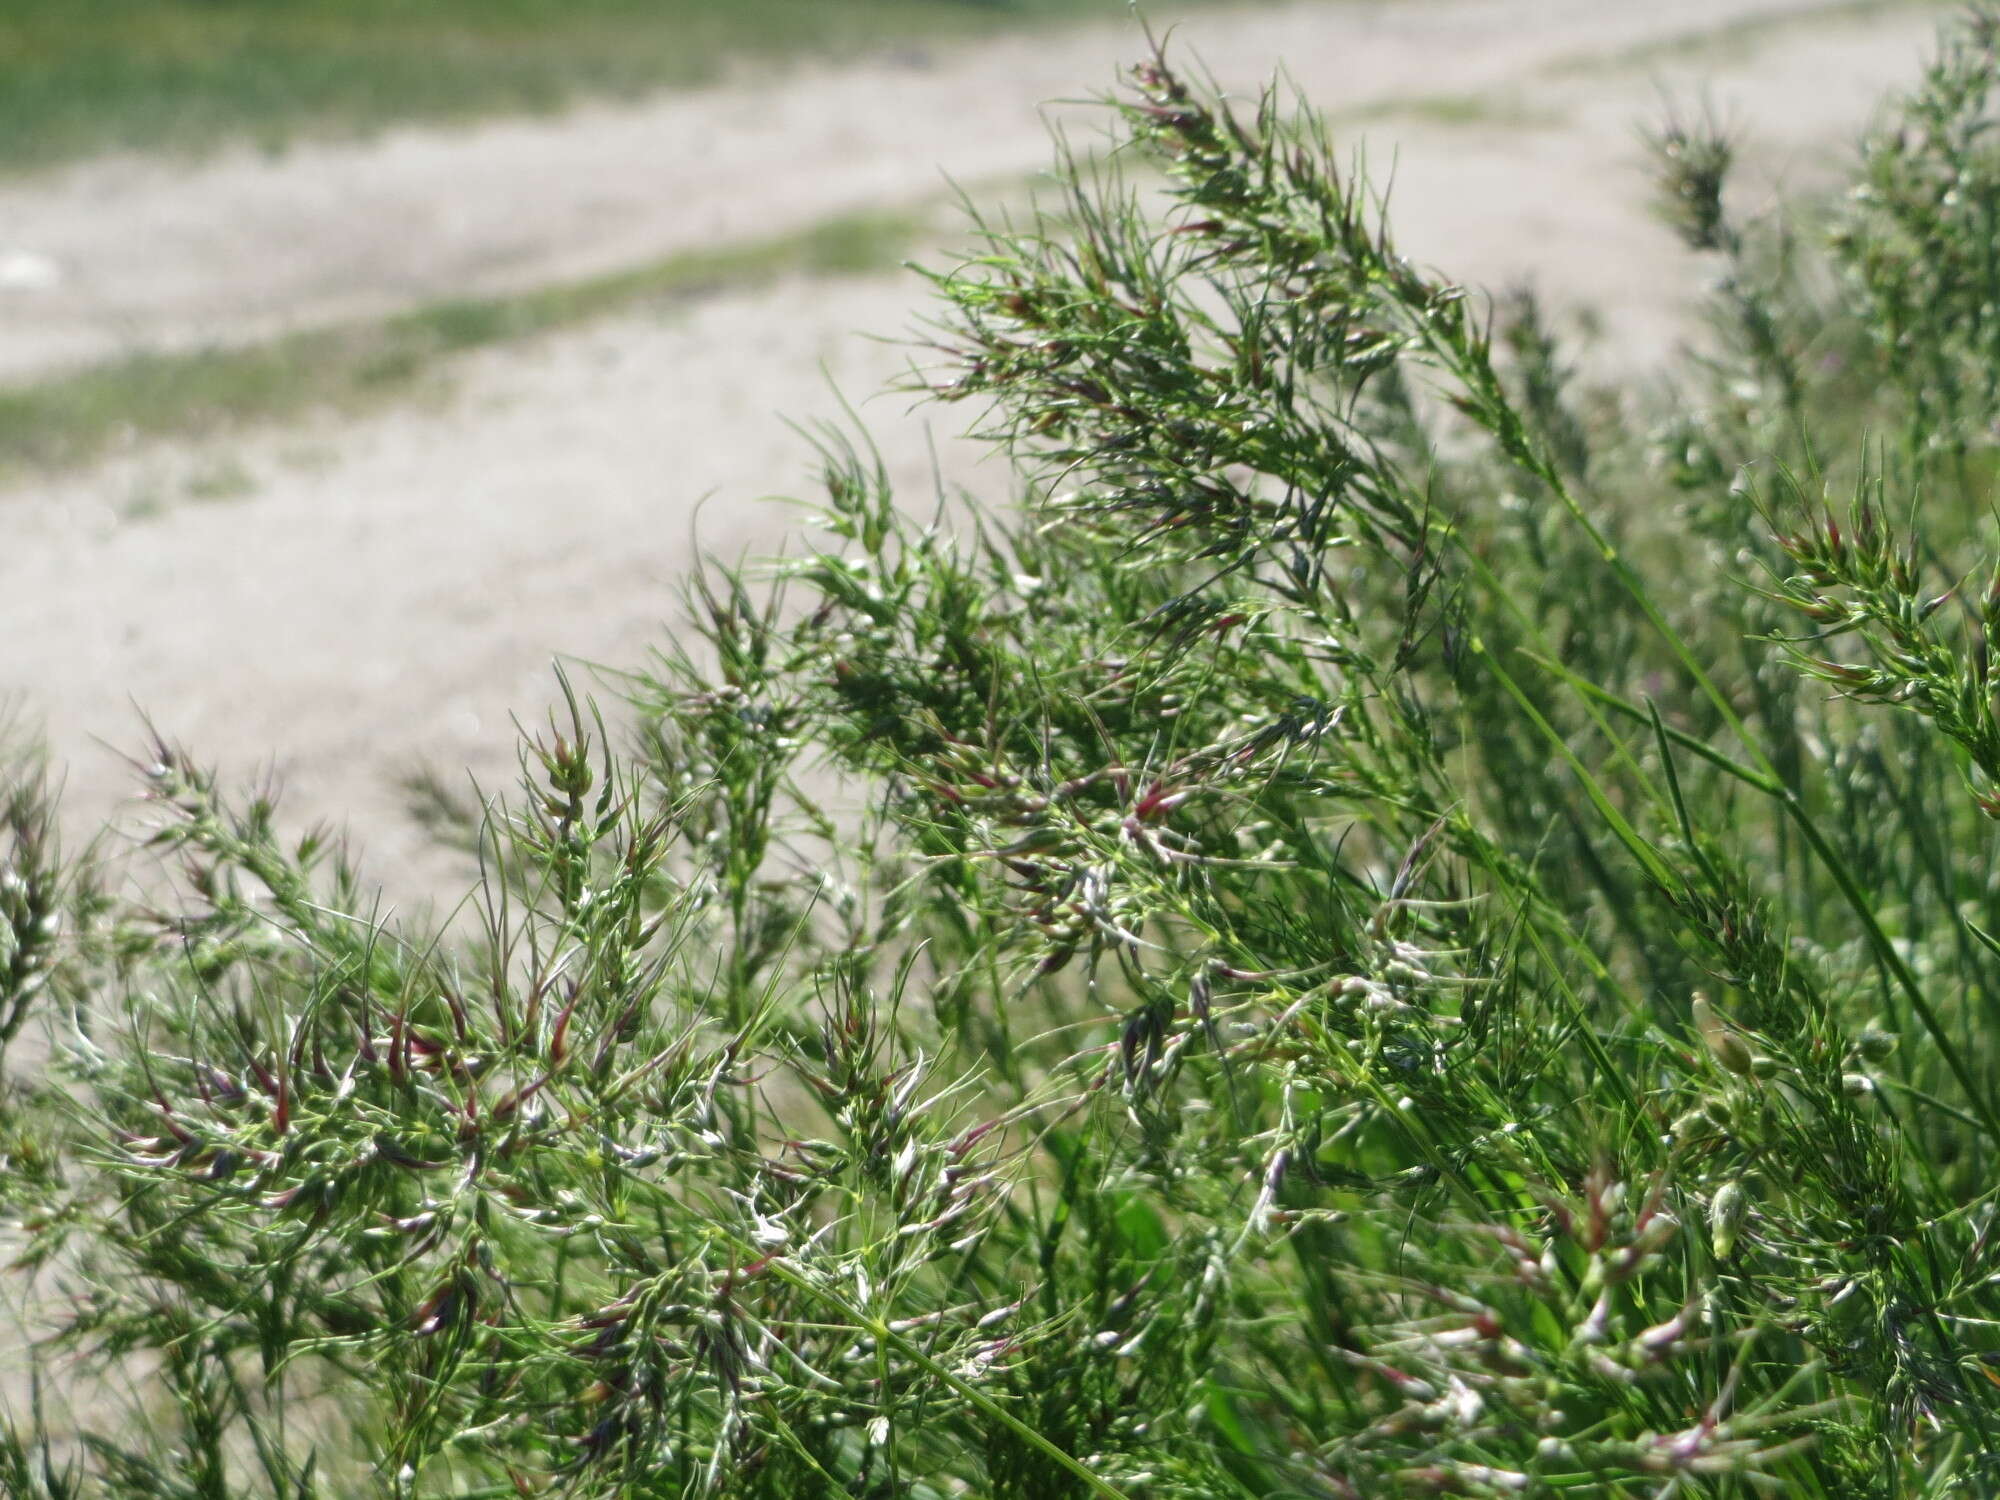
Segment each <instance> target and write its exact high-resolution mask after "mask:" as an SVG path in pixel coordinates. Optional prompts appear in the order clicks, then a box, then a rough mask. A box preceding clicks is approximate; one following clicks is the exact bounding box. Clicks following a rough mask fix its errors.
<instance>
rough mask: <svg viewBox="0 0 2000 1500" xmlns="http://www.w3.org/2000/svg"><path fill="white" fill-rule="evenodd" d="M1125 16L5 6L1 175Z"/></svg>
mask: <svg viewBox="0 0 2000 1500" xmlns="http://www.w3.org/2000/svg"><path fill="white" fill-rule="evenodd" d="M1123 14H1125V6H1124V5H1123V3H1122V0H728V3H726V4H722V3H715V0H424V3H422V4H417V3H412V0H9V3H8V4H7V5H5V6H0V169H8V168H12V169H20V168H32V167H39V166H46V165H49V164H51V163H54V162H60V161H63V160H67V159H71V158H75V157H78V156H83V155H88V154H90V153H94V152H101V151H106V150H139V151H160V150H166V151H187V152H198V151H203V150H207V149H209V148H212V147H214V146H216V145H218V144H220V143H224V142H229V141H237V140H245V139H248V140H258V141H262V142H264V143H266V144H268V145H270V146H272V147H277V146H281V145H282V144H284V143H286V142H288V141H291V140H294V139H297V138H299V137H300V136H324V135H329V134H331V135H341V134H348V133H355V132H363V131H366V130H369V129H371V128H374V127H377V126H380V125H384V124H389V123H395V122H400V121H426V122H436V121H451V120H468V119H474V118H478V117H481V116H490V115H495V114H504V113H517V112H534V111H548V110H555V109H559V108H561V107H563V106H565V105H567V104H570V103H572V102H573V101H575V100H577V99H580V98H588V97H606V96H609V97H621V96H632V95H637V94H640V93H643V92H646V91H649V90H654V89H659V88H663V87H672V86H678V85H687V84H696V83H702V82H707V81H709V80H711V79H714V78H715V77H716V76H718V74H719V72H720V71H721V70H722V68H723V67H724V65H725V64H727V63H730V62H733V61H738V60H749V61H752V62H754V61H757V60H760V59H763V60H770V61H772V62H778V61H782V60H786V59H791V58H801V57H804V58H812V59H815V60H820V59H828V58H832V59H839V58H843V57H851V56H854V55H856V54H859V53H863V52H866V51H869V50H879V49H884V48H897V49H905V50H907V49H911V48H914V47H917V46H919V45H922V44H928V43H930V42H933V41H936V42H950V41H958V40H968V39H976V38H978V37H982V36H989V35H993V34H996V33H999V32H1002V31H1005V30H1008V29H1010V28H1018V27H1022V26H1029V25H1045V24H1052V23H1059V22H1063V21H1072V20H1081V19H1100V20H1101V19H1106V18H1112V17H1117V16H1120V15H1123ZM1158 19H1161V20H1165V19H1169V17H1168V16H1166V15H1164V14H1162V15H1161V16H1159V17H1158Z"/></svg>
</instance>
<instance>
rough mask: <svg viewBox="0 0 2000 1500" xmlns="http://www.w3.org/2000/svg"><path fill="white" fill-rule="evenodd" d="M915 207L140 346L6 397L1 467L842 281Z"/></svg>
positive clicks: (0, 403)
mask: <svg viewBox="0 0 2000 1500" xmlns="http://www.w3.org/2000/svg"><path fill="white" fill-rule="evenodd" d="M922 227H923V217H922V215H921V214H919V213H917V212H914V211H912V212H907V213H896V212H865V213H854V214H844V215H840V216H838V217H835V218H831V219H827V220H825V221H823V222H821V223H819V224H815V225H813V226H811V227H809V228H806V229H803V230H800V231H797V232H795V233H793V234H788V235H782V236H778V237H774V238H772V239H768V240H760V241H755V242H752V243H749V244H737V245H722V246H717V247H714V248H712V249H701V250H690V251H683V252H681V253H679V254H675V255H670V256H667V257H665V258H664V259H661V260H657V261H652V262H649V263H647V264H645V265H642V266H638V267H634V268H632V269H629V270H622V271H614V272H610V273H607V274H605V275H601V276H593V277H588V278H585V279H583V280H579V281H571V282H564V283H562V284H560V285H556V286H551V287H543V288H538V289H536V290H534V291H530V292H523V293H518V294H514V295H509V296H496V297H477V298H457V299H453V300H451V301H448V302H438V303H433V304H430V305H428V306H424V307H419V308H416V309H414V310H413V311H410V312H407V313H403V314H399V315H398V316H395V317H392V318H389V319H386V320H383V321H379V322H370V323H352V324H345V325H341V326H339V327H334V328H323V329H311V330H307V331H304V332H300V333H295V334H290V335H287V336H285V337H282V338H277V339H272V340H270V341H268V342H265V343H260V344H254V345H249V346H245V347H242V348H226V349H202V350H196V351H192V352H188V353H174V354H141V355H135V356H133V357H131V358H129V359H122V360H118V361H116V362H113V363H109V364H104V365H98V366H93V367H90V368H87V369H84V370H80V371H78V372H76V373H75V374H72V375H66V376H62V377H59V378H57V379H53V380H48V381H43V382H39V383H37V384H34V385H30V386H23V387H19V388H16V389H14V390H9V391H0V470H4V469H6V468H19V467H28V466H32V467H42V468H58V467H63V466H67V465H74V464H78V463H82V462H85V461H87V460H89V459H92V458H95V457H97V456H98V455H99V454H101V453H103V452H104V451H105V450H106V449H107V448H108V447H109V446H110V445H111V444H112V443H113V442H114V441H116V440H119V439H121V438H124V437H127V436H130V435H138V436H142V437H152V438H158V437H192V436H200V435H202V434H205V433H210V432H215V431H220V430H222V429H224V428H229V427H239V426H243V425H247V424H252V423H258V422H270V421H277V420H282V419H284V418H288V417H294V416H297V415H298V414H299V413H301V412H303V411H307V410H309V409H312V408H314V407H322V406H326V407H333V408H337V409H342V410H350V411H351V410H358V409H361V408H363V407H366V406H369V405H372V404H375V403H379V402H381V401H383V400H386V399H394V398H400V397H406V396H408V395H409V394H410V393H411V392H412V391H413V390H415V389H418V388H419V387H420V386H421V384H422V382H423V381H424V380H425V379H426V378H428V377H431V376H433V375H435V374H436V373H437V369H438V365H439V362H440V361H442V360H444V359H446V358H448V357H449V356H451V355H454V354H459V353H463V352H465V351H467V350H471V349H477V348H481V347H484V346H487V345H491V344H497V343H503V342H506V341H509V340H513V339H521V338H527V337H530V336H532V335H534V334H538V333H544V332H547V331H549V330H551V329H555V328H561V327H565V326H568V325H572V324H576V323H580V322H584V321H587V320H589V319H591V318H596V317H602V316H604V315H606V314H609V313H613V312H619V311H624V310H628V309H631V308H634V307H642V306H645V305H647V304H649V303H658V302H662V301H667V300H672V299H678V298H686V297H692V296H698V295H701V294H703V293H708V292H715V291H721V290H725V289H728V288H732V287H740V286H747V285H754V284H756V283H758V282H762V281H768V280H770V279H772V278H774V277H777V276H782V275H787V274H799V273H804V274H814V275H840V274H848V273H854V272H860V271H868V270H876V269H880V268H882V267H884V266H886V265H889V264H891V263H893V262H894V260H895V259H896V257H897V255H898V254H899V253H901V252H902V251H904V250H905V249H907V248H908V247H909V246H910V244H911V243H912V241H913V240H914V239H915V238H916V237H917V235H918V234H919V232H920V231H921V229H922Z"/></svg>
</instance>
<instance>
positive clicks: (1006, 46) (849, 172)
mask: <svg viewBox="0 0 2000 1500" xmlns="http://www.w3.org/2000/svg"><path fill="white" fill-rule="evenodd" d="M1825 5H1826V0H1331V3H1319V4H1307V5H1295V6H1291V7H1287V8H1279V9H1274V10H1271V11H1267V12H1256V11H1250V12H1239V13H1231V14H1227V15H1217V14H1211V15H1210V16H1208V17H1206V18H1200V17H1198V18H1197V19H1196V20H1194V21H1192V22H1190V23H1188V25H1187V27H1186V29H1185V32H1184V35H1185V36H1186V37H1187V39H1188V42H1189V44H1190V45H1191V46H1192V47H1193V48H1194V49H1195V50H1196V51H1197V52H1198V53H1199V55H1200V56H1201V58H1202V60H1203V61H1204V62H1205V63H1207V64H1208V66H1209V67H1211V68H1212V69H1213V70H1214V72H1215V74H1216V76H1217V77H1219V78H1220V79H1221V80H1223V81H1224V82H1225V83H1227V84H1230V85H1232V86H1238V87H1255V85H1256V84H1257V83H1259V82H1260V81H1261V80H1262V79H1263V78H1264V77H1265V76H1266V75H1267V74H1268V73H1269V72H1270V71H1271V69H1272V68H1273V67H1274V66H1276V65H1277V64H1280V63H1282V64H1283V65H1284V66H1286V67H1287V68H1289V69H1290V70H1291V71H1292V72H1293V74H1294V75H1295V76H1296V77H1297V78H1298V80H1299V81H1300V82H1301V83H1302V84H1303V85H1305V86H1306V87H1307V88H1308V89H1309V90H1310V91H1311V92H1312V94H1313V95H1314V96H1315V97H1316V98H1319V99H1323V100H1325V101H1327V102H1328V105H1329V107H1338V108H1340V109H1343V110H1353V109H1365V108H1367V107H1368V106H1371V105H1378V104H1381V103H1383V102H1385V101H1389V100H1394V99H1399V98H1409V97H1439V96H1462V95H1468V94H1470V95H1479V94H1485V93H1488V92H1490V91H1492V90H1494V89H1496V88H1509V87H1516V86H1519V85H1521V84H1522V83H1523V82H1524V81H1525V80H1528V79H1531V78H1532V77H1534V76H1535V75H1536V74H1537V73H1538V72H1540V71H1541V70H1544V69H1546V68H1547V67H1548V66H1549V65H1550V64H1551V63H1557V62H1561V61H1565V60H1567V61H1574V62H1577V63H1583V64H1588V63H1590V62H1591V61H1592V60H1596V59H1602V58H1605V57H1612V56H1616V55H1618V54H1620V53H1623V52H1627V51H1630V50H1631V49H1635V48H1643V47H1646V46H1649V45H1652V46H1658V45H1659V44H1661V43H1665V42H1670V41H1672V40H1674V39H1676V38H1681V37H1688V36H1695V35H1700V34H1703V33H1711V32H1713V31H1715V30H1716V29H1717V28H1718V27H1722V26H1726V25H1729V24H1736V23H1741V22H1743V21H1745V20H1752V21H1754V20H1757V19H1760V18H1766V19H1767V18H1774V17H1784V16H1804V15H1810V14H1811V13H1812V12H1814V11H1815V10H1821V9H1824V8H1825ZM1153 9H1154V10H1155V11H1156V12H1158V13H1160V14H1170V13H1171V11H1172V7H1171V6H1167V5H1160V6H1155V7H1153ZM1135 51H1136V47H1135V37H1134V33H1133V28H1132V27H1130V26H1126V25H1114V26H1098V27H1094V28H1091V29H1088V30H1079V31H1073V32H1066V33H1061V34H1058V35H1057V36H1056V37H1054V38H1034V37H1022V38H1016V39H1010V40H1002V41H997V42H993V43H990V44H987V45H984V46H981V47H979V48H977V49H976V50H965V51H957V52H951V53H945V54H940V55H937V56H930V55H928V54H926V53H925V52H923V51H922V50H921V49H914V48H913V49H910V50H908V51H907V52H905V53H902V54H899V55H897V56H895V57H891V58H888V59H885V60H884V61H882V62H880V63H878V64H876V65H874V66H870V67H864V68H849V69H846V70H843V71H839V72H832V71H814V70H811V69H806V70H802V71H795V72H791V73H787V74H784V75H782V76H781V78H780V80H779V82H778V84H777V86H775V87H774V86H772V84H771V83H770V82H769V81H768V80H764V79H749V80H744V81H742V82H739V83H736V84H733V85H731V86H728V87H723V88H717V89H712V90H703V91H695V92H689V93H684V94H681V95H678V96H675V97H671V98H667V99H663V100H661V101H659V102H657V103H654V104H651V105H648V106H645V107H641V108H631V107H623V108H613V107H603V108H590V109H584V110H581V111H578V112H576V113H573V114H570V115H567V116H564V117H562V118H560V119H553V120H547V119H544V120H532V121H521V122H506V123H498V124H489V125H484V126H480V127H476V128H471V129H464V130H457V131H440V130H434V129H433V130H422V131H418V130H398V131H392V132H389V133H387V134H385V135H384V136H383V137H382V138H381V139H379V140H377V141H375V142H373V143H364V144H338V145H320V146H305V147H300V148H296V149H294V150H292V151H290V152H287V153H285V154H282V155H279V156H276V157H273V156H270V155H268V154H259V153H256V152H254V151H251V150H249V149H247V148H246V149H244V150H239V151H235V152H230V153H226V154H224V155H222V156H220V157H218V158H217V159H215V160H213V161H212V162H210V163H208V164H207V165H204V166H202V167H200V168H198V169H196V170H192V171H190V170H187V169H186V168H184V167H176V166H174V165H172V164H170V163H169V164H162V163H159V162H153V161H147V160H141V159H131V158H127V159H114V160H107V161H100V162H94V163H89V164H86V165H83V166H80V167H77V168H75V169H74V170H71V171H68V172H65V173H62V174H60V175H58V176H55V177H53V178H44V179H32V180H28V181H25V182H18V183H13V184H9V185H6V186H0V319H3V320H4V326H5V328H6V336H5V337H4V338H0V379H8V378H16V377H19V376H21V375H23V374H28V373H33V372H36V371H42V370H47V369H50V368H54V367H57V366H61V365H65V364H75V363H78V362H84V361H91V360H98V359H103V358H105V357H108V356H110V355H113V354H117V353H120V352H126V351H130V350H134V349H160V348H179V347H186V346H188V345H192V344H203V343H208V342H212V341H215V340H236V339H243V338H257V337H264V336H268V335H270V334H271V333H273V332H276V331H279V330H281V329H285V328H291V327H297V326H301V325H309V324H315V323H324V322H329V321H332V320H334V319H338V318H348V317H355V316H367V315H372V314H376V313H381V312H385V311H387V310H389V309H391V308H393V307H396V306H399V305H402V304H405V303H408V302H411V301H419V300H426V299H433V298H437V297H443V296H455V295H462V294H466V293H470V292H490V291H499V290H506V289H512V288H520V287H525V286H532V285H537V284H541V283H545V282H548V281H552V280H556V279H560V278H565V277H571V276H577V275H583V274H588V273H591V272H595V271H602V270H607V269H613V268H617V267H621V266H624V265H628V264H631V263H633V262H636V261H638V260H641V259H643V258H645V257H648V256H655V255H660V254H663V253H666V252H668V251H671V250H675V249H682V248H688V247H692V246H701V245H711V244H714V243H716V242H717V241H721V240H730V239H742V238H747V237H756V236H762V235H768V234H773V233H777V232H780V231H783V230H785V229H789V228H794V227H797V226H799V225H802V224H806V223H810V222H811V221H813V220H815V219H818V218H822V217H824V216H826V215H828V214H830V213H834V212H839V211H844V210H849V209H854V208H859V207H864V206H868V205H872V204H879V203H888V202H896V201H907V200H909V199H912V198H917V197H923V196H926V195H929V194H932V193H934V192H935V191H936V190H937V188H938V185H939V178H940V173H941V172H948V173H950V174H951V175H952V176H953V177H954V178H956V179H957V180H959V181H961V182H977V181H980V180H981V179H984V178H989V177H993V176H995V175H1003V174H1013V173H1020V172H1025V171H1028V170H1030V169H1033V168H1035V167H1038V166H1039V165H1041V163H1042V162H1043V160H1044V157H1045V151H1044V145H1043V136H1042V131H1041V128H1040V125H1039V123H1038V122H1037V120H1036V118H1035V110H1036V108H1037V106H1040V105H1043V104H1045V103H1046V102H1048V101H1052V100H1058V99H1074V98H1077V97H1079V96H1081V95H1085V94H1088V93H1090V92H1093V91H1096V90H1099V89H1102V88H1103V87H1105V86H1106V85H1107V84H1108V83H1109V82H1110V80H1111V77H1112V72H1113V69H1114V67H1115V66H1116V65H1117V64H1118V63H1120V62H1121V61H1129V60H1130V59H1131V57H1132V56H1133V54H1134V52H1135ZM1791 81H1792V82H1796V81H1797V80H1796V79H1794V80H1791ZM8 264H12V265H13V266H15V267H17V268H20V269H19V270H18V271H17V275H16V280H17V281H18V283H19V284H18V285H17V286H16V287H15V289H14V291H13V293H12V295H8V294H7V292H6V290H5V282H6V277H5V275H4V271H5V268H6V266H7V265H8Z"/></svg>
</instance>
